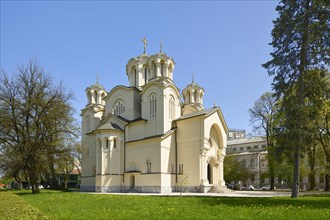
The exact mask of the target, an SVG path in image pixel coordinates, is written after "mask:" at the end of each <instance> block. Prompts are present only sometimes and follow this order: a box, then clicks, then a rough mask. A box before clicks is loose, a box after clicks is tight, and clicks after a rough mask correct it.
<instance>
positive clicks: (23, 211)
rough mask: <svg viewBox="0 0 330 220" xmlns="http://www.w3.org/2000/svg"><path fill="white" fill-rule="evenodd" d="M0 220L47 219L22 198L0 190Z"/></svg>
mask: <svg viewBox="0 0 330 220" xmlns="http://www.w3.org/2000/svg"><path fill="white" fill-rule="evenodd" d="M0 219H48V217H47V216H46V215H44V214H43V213H42V212H40V211H39V210H38V209H37V208H36V207H34V206H33V205H31V204H29V203H28V202H26V201H25V200H24V199H23V198H21V197H19V196H17V195H15V194H13V193H11V192H9V191H4V190H1V191H0Z"/></svg>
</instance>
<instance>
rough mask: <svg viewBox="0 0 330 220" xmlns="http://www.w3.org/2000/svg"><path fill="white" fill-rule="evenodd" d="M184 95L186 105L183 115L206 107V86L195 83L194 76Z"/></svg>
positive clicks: (184, 90)
mask: <svg viewBox="0 0 330 220" xmlns="http://www.w3.org/2000/svg"><path fill="white" fill-rule="evenodd" d="M182 95H183V99H184V106H183V110H182V114H183V115H185V114H189V113H193V112H197V111H201V110H203V109H204V106H203V96H204V88H202V87H200V86H199V85H198V84H197V83H195V82H194V78H193V79H192V82H191V83H190V84H189V85H187V87H186V88H184V89H183V91H182Z"/></svg>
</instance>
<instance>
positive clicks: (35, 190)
mask: <svg viewBox="0 0 330 220" xmlns="http://www.w3.org/2000/svg"><path fill="white" fill-rule="evenodd" d="M29 176H30V183H31V186H32V194H37V193H40V190H39V187H38V178H37V175H36V173H35V171H34V170H33V169H32V170H30V171H29Z"/></svg>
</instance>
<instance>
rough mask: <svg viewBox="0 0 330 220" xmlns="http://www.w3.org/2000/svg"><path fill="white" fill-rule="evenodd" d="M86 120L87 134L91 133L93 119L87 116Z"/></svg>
mask: <svg viewBox="0 0 330 220" xmlns="http://www.w3.org/2000/svg"><path fill="white" fill-rule="evenodd" d="M85 120H86V133H88V132H90V131H91V119H90V118H89V116H86V118H85Z"/></svg>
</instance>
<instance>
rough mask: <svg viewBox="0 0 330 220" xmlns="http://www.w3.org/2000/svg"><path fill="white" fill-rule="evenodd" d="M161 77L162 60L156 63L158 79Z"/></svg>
mask: <svg viewBox="0 0 330 220" xmlns="http://www.w3.org/2000/svg"><path fill="white" fill-rule="evenodd" d="M159 76H161V74H160V60H159V59H158V60H157V61H156V77H159Z"/></svg>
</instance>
